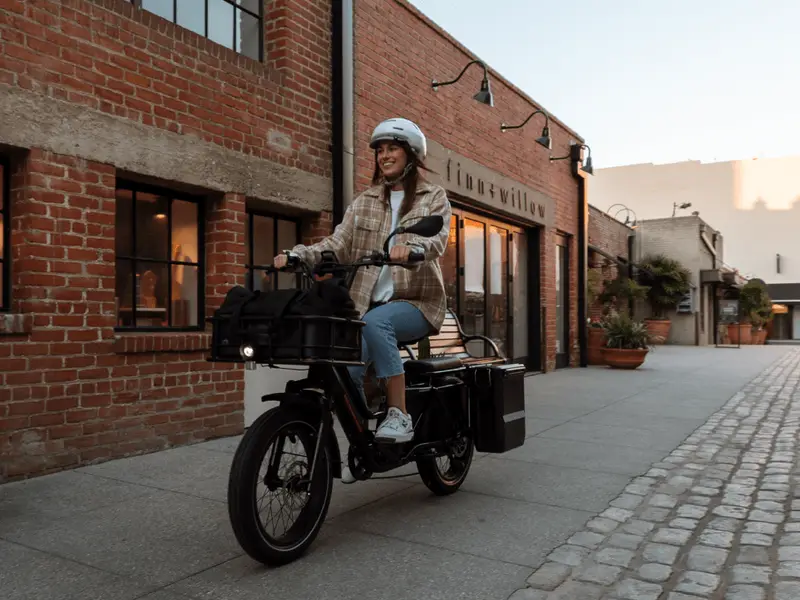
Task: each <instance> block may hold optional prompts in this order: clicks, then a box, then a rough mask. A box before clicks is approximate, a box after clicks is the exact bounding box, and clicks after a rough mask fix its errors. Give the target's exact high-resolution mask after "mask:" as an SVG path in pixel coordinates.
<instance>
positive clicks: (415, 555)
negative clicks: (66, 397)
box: [0, 346, 793, 600]
mask: <svg viewBox="0 0 800 600" xmlns="http://www.w3.org/2000/svg"><path fill="white" fill-rule="evenodd" d="M792 351H793V349H792V348H791V347H778V346H774V347H771V346H751V347H743V348H741V349H714V348H683V347H669V346H664V347H659V348H657V350H656V351H655V352H654V353H652V354H651V355H650V356H649V357H648V359H647V362H646V363H645V365H644V366H643V367H642V368H641V369H639V370H637V371H633V372H620V371H611V370H608V369H604V368H590V369H573V370H568V371H560V372H556V373H550V374H547V375H541V376H535V377H530V378H528V379H527V389H528V401H527V409H528V415H529V419H528V434H529V436H530V437H529V439H528V441H527V443H526V444H525V446H523V447H522V448H519V449H517V450H515V451H512V452H509V453H507V454H504V455H499V456H498V455H495V456H480V457H478V458H477V459H476V461H475V462H474V464H473V467H472V470H471V472H470V475H469V477H468V479H467V482H466V483H465V485H464V487H463V488H462V491H460V492H459V493H458V494H455V495H454V496H451V497H448V498H436V497H432V496H431V494H430V493H429V492H428V491H427V489H426V488H425V487H424V486H423V485H422V484H421V483H420V482H419V479H418V478H417V477H416V476H415V475H414V476H412V477H409V478H407V479H399V480H398V479H394V480H387V481H369V482H364V483H357V484H355V485H351V486H344V485H341V484H339V482H336V487H335V490H334V496H333V500H332V503H331V510H330V513H329V516H328V521H327V523H326V524H325V526H324V527H323V530H322V533H321V534H320V536H319V538H318V539H317V542H316V543H315V545H314V546H313V547H312V549H311V551H310V552H309V554H308V555H307V556H306V557H305V558H304V559H302V560H301V561H298V562H296V563H294V564H292V565H289V566H287V567H283V568H281V569H274V570H270V569H267V568H265V567H263V566H262V565H260V564H258V563H254V562H253V561H252V560H250V559H249V558H248V557H246V556H244V555H243V553H242V552H241V550H240V549H239V547H238V545H237V544H236V542H235V540H234V538H233V535H232V533H231V531H230V526H229V523H228V517H227V507H226V504H225V494H226V485H227V476H228V469H229V466H230V461H231V458H232V454H233V452H234V450H235V448H236V444H237V442H238V439H236V438H234V439H225V440H217V441H213V442H207V443H204V444H199V445H195V446H191V447H184V448H178V449H175V450H169V451H165V452H160V453H156V454H151V455H146V456H141V457H134V458H130V459H123V460H117V461H112V462H108V463H104V464H101V465H96V466H91V467H86V468H82V469H77V470H74V471H70V472H64V473H59V474H56V475H50V476H45V477H41V478H37V479H33V480H30V481H27V482H20V483H12V484H6V485H4V486H0V590H2V591H1V592H0V596H2V598H4V599H5V600H16V599H19V598H26V599H27V598H37V599H38V598H48V599H57V598H58V599H60V598H76V599H78V598H80V599H82V600H83V599H90V598H98V599H103V600H106V599H109V600H110V599H133V598H147V599H148V600H180V599H184V600H185V599H186V598H197V599H201V598H203V599H207V598H211V599H220V600H222V599H228V598H230V599H234V598H236V599H247V598H259V599H261V598H276V599H277V598H280V599H281V600H295V599H297V600H300V599H306V598H311V597H316V598H323V599H328V598H331V599H332V598H343V599H345V598H346V599H350V598H356V597H368V598H371V599H375V600H382V599H386V600H403V599H406V598H408V599H412V598H413V599H417V598H425V599H429V600H433V599H438V598H441V599H447V600H451V599H454V598H465V599H466V598H475V599H481V600H495V599H496V600H505V599H506V598H508V596H509V595H510V594H511V593H513V592H514V590H517V589H518V588H520V587H523V586H524V585H525V580H526V578H527V577H528V576H529V575H530V574H531V573H532V572H533V571H534V569H536V568H537V567H538V566H539V565H540V564H541V563H542V562H543V560H544V558H545V557H546V556H547V555H548V554H549V553H550V551H551V550H553V548H555V547H557V546H559V545H561V544H562V543H563V542H564V541H565V540H566V539H567V538H569V537H570V535H572V533H574V532H576V531H579V530H581V529H582V528H583V526H584V524H585V523H586V522H587V521H588V520H589V519H591V518H592V517H594V516H595V515H596V514H598V513H600V512H602V511H604V510H605V509H606V508H607V506H608V503H609V502H610V501H611V500H613V499H614V498H616V497H617V496H618V495H619V494H620V492H621V491H622V490H623V489H624V488H625V486H626V485H627V484H628V483H629V481H630V480H631V479H632V478H634V477H636V476H639V475H642V474H644V473H645V472H647V471H648V470H649V468H650V465H651V464H653V463H655V462H659V461H660V460H661V459H662V458H664V457H665V456H667V455H668V454H669V453H670V452H671V451H672V450H673V449H675V448H676V447H677V446H678V445H679V444H680V443H681V442H682V441H683V440H684V439H685V438H686V437H687V436H689V435H690V434H691V433H692V432H693V431H694V430H695V429H697V428H698V427H699V426H701V425H702V424H703V423H705V421H706V419H707V418H708V417H709V416H710V415H711V414H713V413H714V412H715V411H717V410H718V409H719V408H720V407H721V406H722V405H724V404H725V402H726V401H727V400H728V399H729V398H731V396H733V395H734V394H735V393H736V392H738V391H739V390H740V389H741V388H742V387H743V386H744V385H745V384H746V383H747V382H748V381H750V380H751V379H752V378H754V377H755V376H757V375H758V374H759V373H760V372H761V371H763V370H764V369H765V368H767V367H768V366H769V365H771V364H772V363H774V362H775V361H776V360H779V359H780V358H782V357H783V356H785V355H786V354H788V353H790V352H792ZM408 472H413V471H408Z"/></svg>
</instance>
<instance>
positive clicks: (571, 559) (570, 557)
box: [547, 546, 589, 567]
mask: <svg viewBox="0 0 800 600" xmlns="http://www.w3.org/2000/svg"><path fill="white" fill-rule="evenodd" d="M588 555H589V550H588V549H587V548H582V547H580V546H559V547H558V548H556V549H555V550H553V551H552V552H551V553H550V555H549V556H548V557H547V559H548V560H551V561H553V562H557V563H561V564H562V565H569V566H570V567H577V566H578V565H580V564H581V562H582V561H583V559H584V558H586V557H587V556H588Z"/></svg>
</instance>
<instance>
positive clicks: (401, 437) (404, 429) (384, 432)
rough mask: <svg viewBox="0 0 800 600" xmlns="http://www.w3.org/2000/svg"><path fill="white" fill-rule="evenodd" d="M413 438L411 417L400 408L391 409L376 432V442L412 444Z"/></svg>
mask: <svg viewBox="0 0 800 600" xmlns="http://www.w3.org/2000/svg"><path fill="white" fill-rule="evenodd" d="M413 438H414V428H413V426H412V424H411V417H410V416H408V415H407V414H405V413H403V412H402V411H401V410H400V409H399V408H396V407H394V406H392V407H390V408H389V410H388V411H387V413H386V419H384V421H383V423H381V425H380V427H378V430H377V431H376V432H375V441H377V442H388V443H392V444H401V443H403V442H410V441H411V440H412V439H413Z"/></svg>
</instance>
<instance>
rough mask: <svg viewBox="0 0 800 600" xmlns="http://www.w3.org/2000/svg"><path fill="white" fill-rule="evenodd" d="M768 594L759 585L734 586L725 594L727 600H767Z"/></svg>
mask: <svg viewBox="0 0 800 600" xmlns="http://www.w3.org/2000/svg"><path fill="white" fill-rule="evenodd" d="M766 598H767V592H766V591H765V590H764V588H760V587H758V586H757V585H741V584H737V585H732V586H730V587H728V589H727V590H726V592H725V600H766Z"/></svg>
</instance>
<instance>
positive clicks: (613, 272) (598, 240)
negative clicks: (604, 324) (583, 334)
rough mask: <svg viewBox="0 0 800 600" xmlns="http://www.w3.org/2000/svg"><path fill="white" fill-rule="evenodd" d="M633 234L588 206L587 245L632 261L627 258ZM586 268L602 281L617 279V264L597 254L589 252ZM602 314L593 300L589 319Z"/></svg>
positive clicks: (599, 306)
mask: <svg viewBox="0 0 800 600" xmlns="http://www.w3.org/2000/svg"><path fill="white" fill-rule="evenodd" d="M633 234H634V230H633V229H631V228H630V227H628V226H627V225H625V224H624V223H621V222H620V221H618V220H617V219H615V218H614V217H612V216H611V215H609V214H607V213H605V212H603V211H601V210H600V209H598V208H595V207H594V206H591V205H590V206H589V245H590V246H594V247H596V248H599V249H600V250H603V251H604V252H606V253H608V254H610V255H611V256H615V257H620V258H624V259H626V260H632V259H633V257H631V256H628V238H629V237H630V236H631V235H633ZM588 267H589V268H590V269H592V270H594V271H595V272H598V273H600V275H601V276H602V279H603V281H610V280H613V279H615V278H616V277H617V274H618V267H617V264H616V263H614V262H612V261H610V260H607V259H606V258H605V257H604V256H602V255H601V254H599V253H593V252H592V251H591V250H590V251H589V264H588ZM618 308H619V309H620V310H626V309H627V303H625V304H623V305H621V306H619V307H618ZM602 314H603V305H602V304H601V303H600V301H599V300H595V301H594V302H592V303H591V304H590V305H589V317H590V318H600V317H601V316H602Z"/></svg>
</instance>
